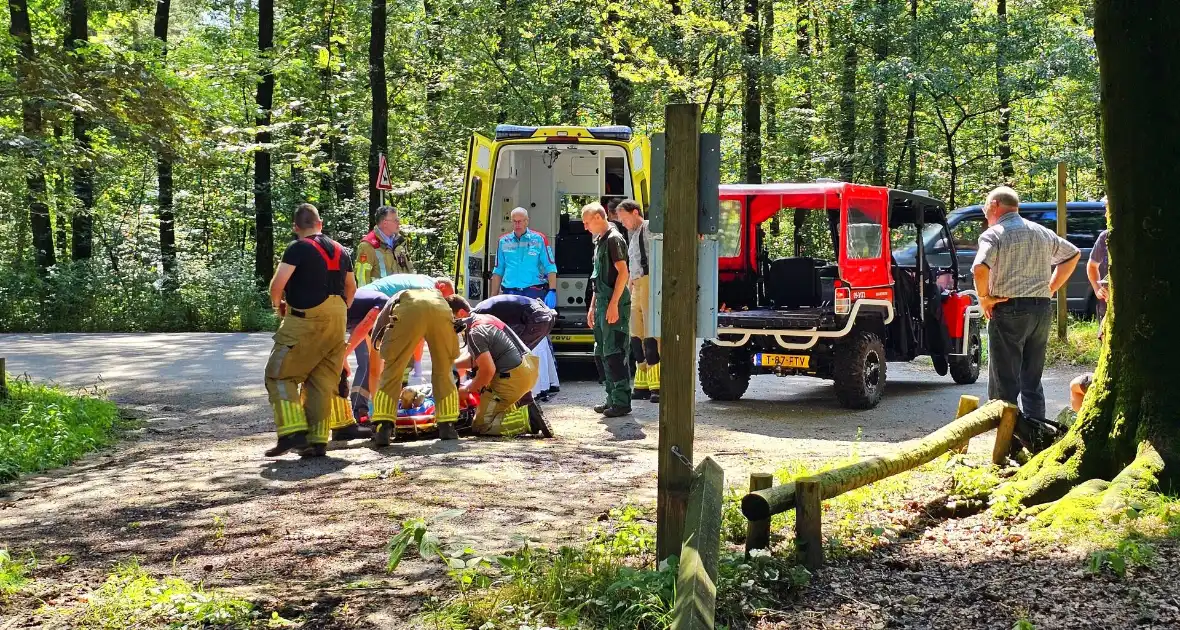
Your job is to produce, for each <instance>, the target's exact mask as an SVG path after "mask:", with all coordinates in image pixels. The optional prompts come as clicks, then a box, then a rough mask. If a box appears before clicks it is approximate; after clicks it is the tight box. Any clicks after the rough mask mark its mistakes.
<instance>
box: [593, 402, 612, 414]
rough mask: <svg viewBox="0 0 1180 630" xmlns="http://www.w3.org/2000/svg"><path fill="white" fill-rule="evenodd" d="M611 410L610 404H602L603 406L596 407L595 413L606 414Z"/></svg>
mask: <svg viewBox="0 0 1180 630" xmlns="http://www.w3.org/2000/svg"><path fill="white" fill-rule="evenodd" d="M607 409H610V403H602V404H601V405H594V413H606V410H607Z"/></svg>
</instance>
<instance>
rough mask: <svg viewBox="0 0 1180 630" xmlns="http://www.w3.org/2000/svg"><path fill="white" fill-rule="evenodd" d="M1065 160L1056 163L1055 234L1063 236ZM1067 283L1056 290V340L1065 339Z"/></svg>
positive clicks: (1065, 210) (1065, 212) (1065, 208)
mask: <svg viewBox="0 0 1180 630" xmlns="http://www.w3.org/2000/svg"><path fill="white" fill-rule="evenodd" d="M1066 194H1067V193H1066V191H1065V162H1058V163H1057V236H1060V237H1061V238H1065V226H1066V218H1067V217H1066V214H1067V210H1068V209H1067V207H1066V205H1065V196H1066ZM1068 285H1069V283H1068V282H1067V283H1065V284H1063V285H1061V288H1060V289H1058V290H1057V340H1058V341H1065V339H1066V336H1067V332H1066V329H1065V325H1066V323H1067V322H1068V321H1069V310H1068V305H1067V304H1066V301H1065V298H1066V295H1065V287H1066V286H1068Z"/></svg>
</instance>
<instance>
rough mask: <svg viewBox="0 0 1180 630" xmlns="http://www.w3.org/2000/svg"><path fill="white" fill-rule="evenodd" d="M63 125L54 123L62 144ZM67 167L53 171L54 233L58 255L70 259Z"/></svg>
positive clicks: (58, 139) (59, 144)
mask: <svg viewBox="0 0 1180 630" xmlns="http://www.w3.org/2000/svg"><path fill="white" fill-rule="evenodd" d="M63 135H64V134H63V132H62V128H61V125H59V124H57V123H56V122H55V123H54V124H53V139H54V141H55V142H56V143H57V144H58V146H61V139H62V136H63ZM67 170H68V169H66V168H55V169H54V172H53V205H54V216H53V234H54V238H55V239H56V243H55V245H56V246H57V257H58V258H59V259H61V260H68V259H69V257H70V247H69V246H70V230H69V228H68V225H69V222H70V221H69V216H70V209H69V206H70V202H69V200H68V197H67V196H66V178H67V176H66V171H67Z"/></svg>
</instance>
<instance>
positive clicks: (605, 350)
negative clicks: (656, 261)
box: [582, 203, 631, 418]
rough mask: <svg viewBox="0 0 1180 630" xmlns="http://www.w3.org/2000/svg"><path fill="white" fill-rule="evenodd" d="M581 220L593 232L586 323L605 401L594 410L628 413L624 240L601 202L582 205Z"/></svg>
mask: <svg viewBox="0 0 1180 630" xmlns="http://www.w3.org/2000/svg"><path fill="white" fill-rule="evenodd" d="M582 223H583V224H584V225H585V226H586V229H587V230H589V231H590V232H591V233H592V234H593V235H594V238H595V240H594V270H593V272H592V273H591V274H590V284H591V286H592V287H593V293H592V294H591V296H590V308H589V310H588V311H587V312H586V323H587V324H588V325H589V326H590V327H591V328H593V329H594V360H595V362H598V363H600V364H601V366H602V371H603V374H604V376H605V381H606V402H605V403H604V404H601V405H598V406H596V407H594V411H595V412H597V413H601V414H602V415H604V416H606V417H608V418H618V417H620V416H625V415H628V414H630V413H631V374H630V370H628V369H627V358H626V356H627V355H626V352H627V348H628V346H629V344H628V338H629V336H630V335H629V333H630V330H629V322H630V315H631V313H630V311H631V292H630V291H628V290H627V282H628V276H629V272H628V270H627V242H626V241H625V240H623V236H622V235H621V234H619V231H618V230H616V229H615V227H614V225H612V224H611V223H610V222H609V221H607V215H606V209H605V208H603V207H602V204H600V203H591V204H587V205H586V206H585V207H583V208H582Z"/></svg>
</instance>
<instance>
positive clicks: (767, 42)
mask: <svg viewBox="0 0 1180 630" xmlns="http://www.w3.org/2000/svg"><path fill="white" fill-rule="evenodd" d="M774 2H775V0H765V4H763V5H762V60H761V65H762V82H763V91H762V105H763V107H765V108H766V139H767V141H768V143H769V144H770V147H771V149H770V152H771V155H770V156H768V157H767V159H766V166H767V168H768V169H769V170H770V171H771V177H777V176H780V174H779V173H778V169H777V168H774V167H773V165H772V164H771V161H772V159H773V160H774V161H776V162H778V161H779V156H778V155H777V153H778V152H777V150H776V149H778V133H779V131H778V91H777V89H776V87H775V77H776V76H777V74H778V72H777V70H770V71H767V68H768V67H770V66H771V64H773V62H774V26H775V24H774V21H775V15H774ZM774 221H775V223H774V228H775V230H776V231H777V229H778V217H777V216H776V217H775V219H774Z"/></svg>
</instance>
